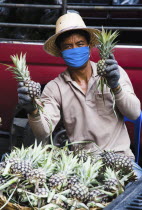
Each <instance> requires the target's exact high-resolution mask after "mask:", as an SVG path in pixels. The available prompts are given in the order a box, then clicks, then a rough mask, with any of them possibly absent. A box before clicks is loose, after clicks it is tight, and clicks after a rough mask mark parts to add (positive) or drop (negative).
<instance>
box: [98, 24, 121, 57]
mask: <svg viewBox="0 0 142 210" xmlns="http://www.w3.org/2000/svg"><path fill="white" fill-rule="evenodd" d="M118 35H119V32H118V31H114V32H113V33H112V31H111V30H110V31H107V30H105V29H104V28H103V27H102V32H101V33H100V34H98V35H96V36H97V38H98V42H99V45H98V46H97V48H98V49H99V50H100V56H101V58H104V59H105V58H108V57H109V54H110V52H113V51H112V49H113V48H114V47H115V45H116V44H117V42H118V41H116V42H114V40H115V39H116V38H117V37H118Z"/></svg>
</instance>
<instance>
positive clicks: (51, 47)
mask: <svg viewBox="0 0 142 210" xmlns="http://www.w3.org/2000/svg"><path fill="white" fill-rule="evenodd" d="M78 29H80V30H84V31H87V32H88V33H89V34H90V44H89V45H90V47H94V46H95V45H96V44H98V41H97V36H96V35H97V34H98V33H100V31H99V30H98V29H93V28H82V27H73V28H69V29H64V30H62V31H60V32H59V33H57V34H54V35H53V36H51V37H50V38H49V39H47V40H46V42H45V44H44V50H45V51H46V52H47V53H48V54H50V55H53V56H56V57H61V52H60V50H59V48H58V47H57V46H56V44H55V41H56V39H57V37H58V36H59V35H61V34H62V33H64V32H66V31H70V30H78Z"/></svg>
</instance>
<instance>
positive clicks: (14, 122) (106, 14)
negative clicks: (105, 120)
mask: <svg viewBox="0 0 142 210" xmlns="http://www.w3.org/2000/svg"><path fill="white" fill-rule="evenodd" d="M11 2H12V3H11ZM11 2H10V1H3V3H1V7H0V11H1V13H2V14H3V19H1V20H0V32H1V33H0V52H1V53H0V63H1V64H0V90H1V91H0V98H1V102H0V117H1V120H2V122H1V126H0V155H1V156H2V155H3V154H4V153H6V152H10V150H11V148H12V147H13V146H17V147H20V146H21V145H22V144H24V145H25V146H29V145H31V144H32V143H33V142H34V139H35V137H34V135H33V133H32V131H31V129H30V127H29V125H28V119H27V114H26V113H25V111H24V110H22V109H21V108H20V107H19V106H18V97H17V82H16V80H15V79H14V78H13V75H12V73H11V72H10V71H6V67H5V66H4V65H2V63H4V64H8V65H12V60H11V58H10V56H11V55H15V54H18V55H20V53H21V52H22V53H23V54H24V53H26V60H27V65H28V67H29V70H30V74H31V78H32V80H34V81H35V82H39V83H40V84H41V87H42V89H43V88H44V86H45V84H46V83H48V82H49V81H50V80H52V79H54V78H55V77H56V76H58V75H59V74H60V73H61V72H62V71H64V70H65V69H66V65H65V63H64V61H63V59H62V58H60V57H53V56H51V55H49V54H47V53H46V52H45V51H44V50H43V44H44V41H45V40H46V39H47V38H48V37H49V36H51V35H52V34H53V33H54V29H55V22H56V19H57V17H58V16H60V15H61V14H65V13H66V12H67V10H76V11H78V12H79V13H80V15H81V16H82V17H83V19H84V21H85V23H86V25H87V26H88V27H95V28H97V29H101V27H102V25H103V26H104V28H105V29H108V30H119V33H120V36H119V41H118V43H117V45H116V47H115V51H114V55H115V58H116V60H117V61H118V64H119V65H120V66H121V67H122V68H124V69H125V71H126V72H127V73H128V75H129V77H130V79H131V82H132V84H133V87H134V91H135V94H136V95H137V97H138V98H139V99H140V101H141V102H142V94H141V92H142V91H141V90H142V87H141V85H142V76H141V75H142V42H141V35H142V27H141V22H142V18H141V16H142V14H141V12H140V11H141V10H142V7H141V5H142V4H141V1H137V4H136V3H135V1H133V4H132V3H131V5H129V4H128V3H127V4H126V5H125V4H124V5H123V4H122V3H123V2H124V1H103V0H102V1H93V0H92V1H88V2H87V1H83V0H82V1H81V0H80V1H71V0H70V1H66V0H64V1H56V2H54V4H53V5H52V4H51V1H49V3H50V4H48V5H47V3H46V2H45V1H44V0H42V1H35V3H34V4H32V1H31V2H29V1H28V2H27V1H23V2H21V1H19V2H18V3H17V2H16V3H14V2H13V1H11ZM128 2H129V1H128ZM131 2H132V1H131ZM36 11H38V12H39V13H38V14H37V12H36ZM31 13H32V17H31V18H30V16H31V15H30V16H28V17H29V18H28V17H27V15H29V14H31ZM39 15H40V17H39ZM24 18H25V19H24ZM49 20H50V22H49ZM18 21H19V22H18ZM24 21H29V22H24ZM36 21H37V22H36ZM91 60H92V61H94V62H97V61H98V60H99V53H98V50H97V48H94V49H93V50H92V53H91ZM127 128H128V131H129V134H130V137H131V142H132V150H133V147H134V141H133V138H134V136H133V126H132V125H131V124H130V123H128V124H127ZM62 130H64V126H63V124H62V122H59V124H58V125H57V127H56V128H55V131H54V133H53V137H55V139H56V137H57V136H58V134H60V138H59V139H60V141H62V139H66V138H67V136H66V134H65V133H64V132H63V133H62V132H61V131H62ZM60 143H61V142H60ZM141 145H142V144H141Z"/></svg>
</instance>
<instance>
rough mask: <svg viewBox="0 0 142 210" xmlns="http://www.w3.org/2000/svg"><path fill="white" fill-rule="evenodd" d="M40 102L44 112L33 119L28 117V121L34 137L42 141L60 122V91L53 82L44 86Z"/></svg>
mask: <svg viewBox="0 0 142 210" xmlns="http://www.w3.org/2000/svg"><path fill="white" fill-rule="evenodd" d="M41 100H42V102H43V103H44V112H43V113H42V112H40V115H39V116H38V117H35V118H34V117H32V116H31V115H28V119H29V124H30V126H31V128H32V131H33V133H34V135H35V137H36V138H37V139H39V140H42V141H43V140H45V139H46V138H47V137H48V136H49V135H50V134H51V132H52V131H53V130H54V128H55V126H56V125H57V123H58V122H59V120H60V106H61V105H60V104H61V103H60V91H59V88H58V86H57V84H56V83H55V82H54V81H50V82H49V83H48V84H47V85H46V86H45V88H44V90H43V93H42V95H41Z"/></svg>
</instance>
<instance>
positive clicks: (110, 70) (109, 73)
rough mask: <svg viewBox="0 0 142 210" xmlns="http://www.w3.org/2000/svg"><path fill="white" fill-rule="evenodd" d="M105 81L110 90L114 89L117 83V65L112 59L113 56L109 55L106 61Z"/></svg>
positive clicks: (118, 75)
mask: <svg viewBox="0 0 142 210" xmlns="http://www.w3.org/2000/svg"><path fill="white" fill-rule="evenodd" d="M105 62H106V65H107V67H106V76H105V77H106V79H107V83H108V85H109V87H110V88H116V87H117V86H118V85H119V83H118V81H119V78H120V72H119V68H118V63H117V61H116V60H115V58H114V55H113V54H110V56H109V59H106V61H105Z"/></svg>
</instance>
